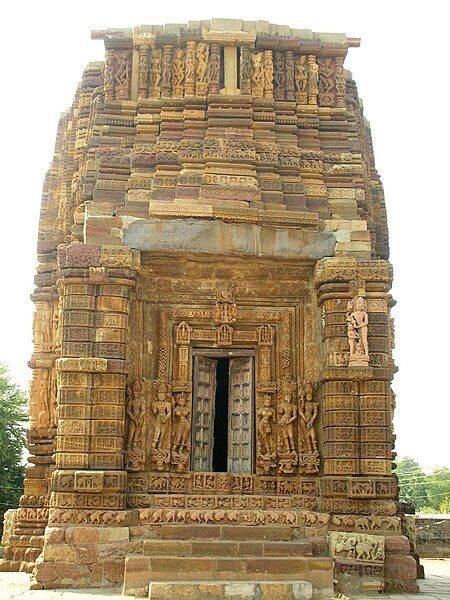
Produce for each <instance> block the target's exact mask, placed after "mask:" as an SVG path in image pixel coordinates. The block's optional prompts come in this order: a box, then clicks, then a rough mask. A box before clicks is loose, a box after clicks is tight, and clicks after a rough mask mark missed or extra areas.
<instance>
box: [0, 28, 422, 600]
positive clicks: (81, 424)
mask: <svg viewBox="0 0 450 600" xmlns="http://www.w3.org/2000/svg"><path fill="white" fill-rule="evenodd" d="M93 38H94V39H102V40H104V43H105V48H106V54H105V61H104V63H92V64H90V65H89V66H88V67H87V69H86V70H85V72H84V75H83V80H82V83H81V84H80V86H79V88H78V90H77V93H76V95H75V99H74V103H73V106H72V108H71V109H70V110H69V111H68V112H67V113H66V114H65V115H64V116H63V117H62V118H61V121H60V125H59V128H58V134H57V141H56V150H55V155H54V159H53V163H52V166H51V169H50V171H49V173H48V176H47V178H46V181H45V185H44V195H43V200H42V209H41V220H40V226H39V241H38V259H39V266H38V272H37V275H36V290H35V292H34V294H33V299H34V300H35V303H36V318H35V323H34V343H35V351H34V353H33V356H32V358H31V362H30V366H31V368H32V369H33V379H32V384H31V396H30V415H31V419H30V429H29V434H28V440H29V450H30V458H29V466H28V468H27V475H26V479H25V494H24V496H23V497H22V499H21V505H20V508H19V509H17V511H15V513H12V514H10V515H9V521H8V528H7V529H8V544H7V548H6V550H5V558H6V562H5V563H4V564H3V567H2V568H3V569H5V568H9V569H22V570H32V569H34V571H33V572H34V584H33V585H34V587H45V588H52V587H59V586H69V587H70V586H106V585H111V584H115V583H117V584H119V583H122V582H123V584H124V591H125V593H133V592H137V593H141V594H142V593H147V588H148V587H149V586H150V597H152V598H166V597H167V598H168V597H170V598H172V599H175V598H177V593H178V592H177V590H178V589H179V586H180V583H179V582H180V581H184V582H186V581H189V582H191V583H189V584H187V583H183V584H182V585H183V586H184V590H185V592H186V590H190V591H191V592H192V597H195V598H200V597H203V596H201V594H202V593H203V594H204V595H205V597H207V598H216V597H217V598H219V597H222V596H223V595H224V594H226V593H227V594H229V593H231V591H230V590H232V589H234V590H235V591H236V590H241V592H242V594H245V593H248V594H249V596H245V595H243V596H242V597H252V596H251V595H252V594H255V593H256V590H259V591H258V594H260V597H261V598H265V597H267V596H266V595H265V594H274V593H276V594H278V595H277V598H290V597H293V594H294V592H295V593H296V594H297V593H299V594H303V596H302V597H311V594H313V595H314V597H315V598H328V597H330V595H331V593H332V590H333V577H334V578H335V579H336V580H337V581H338V589H339V590H340V591H347V590H348V589H351V588H359V589H372V590H377V589H383V588H385V589H387V590H414V589H416V583H415V574H416V563H415V560H414V558H413V556H412V555H411V554H410V552H411V550H412V547H411V545H410V542H409V540H408V538H407V537H404V536H402V533H405V532H406V530H407V525H408V523H407V520H406V519H405V517H404V515H403V514H402V512H401V510H400V509H399V506H398V503H396V498H397V483H396V477H395V476H394V475H393V474H392V472H391V461H392V459H393V457H394V453H393V451H392V449H393V442H394V436H393V433H392V415H393V409H394V397H393V394H392V392H391V388H390V381H391V379H392V376H393V373H394V371H395V367H394V364H393V360H392V347H393V328H392V322H391V319H390V316H389V311H390V308H391V306H392V304H393V302H392V299H391V296H390V295H389V289H390V285H391V278H392V271H391V266H390V264H389V262H388V234H387V226H386V212H385V205H384V198H383V189H382V186H381V183H380V180H379V177H378V174H377V172H376V170H375V166H374V160H373V153H372V146H371V140H370V129H369V126H368V123H367V121H366V120H365V119H364V117H363V114H362V109H361V106H360V102H359V99H358V95H357V91H356V86H355V84H354V82H353V81H352V79H351V75H350V73H349V72H348V71H345V70H344V67H343V62H344V59H345V56H346V53H347V50H348V48H351V47H357V46H358V45H359V40H357V39H353V38H347V37H346V36H345V35H343V34H322V33H321V34H316V33H312V32H311V31H308V30H298V29H289V28H288V27H284V26H275V25H271V24H269V23H267V22H246V21H240V20H231V21H230V20H220V19H219V20H215V19H213V20H211V21H201V22H192V23H189V24H187V25H167V26H165V27H162V26H141V27H136V28H135V29H133V30H131V29H115V30H106V31H95V32H94V33H93ZM333 571H334V572H333ZM207 581H209V582H210V583H209V584H205V583H204V585H203V587H202V586H199V582H207ZM302 582H303V583H302ZM305 582H306V583H305ZM308 582H309V583H308ZM233 586H234V587H233ZM245 590H247V592H245ZM186 593H187V592H186ZM236 593H237V592H236ZM184 597H185V596H183V598H184ZM236 597H237V596H236ZM239 597H240V596H239ZM270 597H273V596H270ZM295 597H299V596H298V595H296V596H295Z"/></svg>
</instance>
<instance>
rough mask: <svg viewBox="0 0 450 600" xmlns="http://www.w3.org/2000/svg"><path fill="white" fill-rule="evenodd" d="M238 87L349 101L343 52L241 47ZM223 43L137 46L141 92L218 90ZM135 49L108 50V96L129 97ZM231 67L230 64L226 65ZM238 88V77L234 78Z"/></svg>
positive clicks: (280, 96)
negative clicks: (334, 54)
mask: <svg viewBox="0 0 450 600" xmlns="http://www.w3.org/2000/svg"><path fill="white" fill-rule="evenodd" d="M239 56H240V60H239V67H238V68H239V79H240V83H239V87H240V92H241V93H242V94H252V95H253V96H254V97H256V98H267V99H275V100H277V101H288V102H298V103H300V104H313V105H316V104H319V105H321V106H336V107H345V74H344V68H343V58H342V57H340V56H337V57H325V58H316V56H314V55H299V54H295V53H294V52H293V51H292V50H275V51H272V50H264V51H259V52H258V51H255V50H251V49H250V48H248V47H246V46H242V47H241V48H240V55H239ZM221 60H222V59H221V46H220V45H219V44H206V43H204V42H187V43H186V46H185V47H175V46H172V45H165V46H163V47H162V48H150V46H148V45H145V44H144V45H141V46H140V47H139V74H138V96H139V97H140V98H171V97H172V98H183V97H184V96H198V97H204V96H206V94H207V93H208V92H209V93H215V94H217V93H220V90H221V88H222V87H223V86H224V82H223V81H221V76H220V73H221ZM131 65H132V51H131V49H124V50H113V49H110V50H107V52H106V58H105V65H104V89H105V98H106V100H113V99H116V100H125V99H129V98H130V92H131ZM223 68H227V65H223ZM235 83H236V89H237V88H238V82H237V81H236V82H235Z"/></svg>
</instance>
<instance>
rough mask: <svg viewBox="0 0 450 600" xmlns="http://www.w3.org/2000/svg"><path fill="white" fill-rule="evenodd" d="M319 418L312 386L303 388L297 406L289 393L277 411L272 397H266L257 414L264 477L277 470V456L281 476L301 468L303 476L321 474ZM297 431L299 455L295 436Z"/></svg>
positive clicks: (285, 393)
mask: <svg viewBox="0 0 450 600" xmlns="http://www.w3.org/2000/svg"><path fill="white" fill-rule="evenodd" d="M318 414H319V406H318V403H317V401H316V400H315V399H314V385H313V384H312V383H310V382H305V383H301V384H300V385H299V390H298V401H297V402H293V400H292V393H291V390H289V389H285V390H284V392H283V393H282V399H281V402H279V403H278V406H277V410H276V411H275V408H273V406H272V399H271V394H269V393H264V394H263V401H262V405H261V406H260V407H259V408H258V410H257V417H258V420H257V463H258V466H259V467H260V468H261V469H262V471H263V472H264V473H269V472H271V470H272V469H273V468H275V467H276V458H277V456H278V459H279V467H278V470H279V471H280V473H286V474H290V473H293V471H294V466H296V465H297V464H298V465H299V470H300V472H306V473H316V472H317V471H318V469H319V447H318V443H317V435H316V429H315V427H316V420H317V416H318ZM275 424H276V425H277V429H278V436H276V433H275V427H274V425H275ZM297 427H298V431H299V440H298V452H297V444H296V435H295V431H296V429H297Z"/></svg>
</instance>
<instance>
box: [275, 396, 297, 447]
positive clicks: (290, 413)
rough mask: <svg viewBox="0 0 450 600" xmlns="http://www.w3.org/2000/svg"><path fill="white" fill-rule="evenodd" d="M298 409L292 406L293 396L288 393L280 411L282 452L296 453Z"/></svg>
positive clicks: (279, 423) (279, 424)
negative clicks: (295, 423)
mask: <svg viewBox="0 0 450 600" xmlns="http://www.w3.org/2000/svg"><path fill="white" fill-rule="evenodd" d="M297 412H298V411H297V407H296V406H295V404H292V395H291V394H290V393H286V394H285V395H284V400H283V402H282V403H281V404H280V407H279V409H278V426H279V429H280V433H281V442H282V452H289V453H293V452H295V438H294V421H295V420H296V418H297Z"/></svg>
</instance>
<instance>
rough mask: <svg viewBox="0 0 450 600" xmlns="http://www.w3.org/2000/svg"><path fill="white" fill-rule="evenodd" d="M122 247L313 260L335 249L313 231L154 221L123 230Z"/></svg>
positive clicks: (324, 235) (323, 235) (329, 240)
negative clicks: (124, 245)
mask: <svg viewBox="0 0 450 600" xmlns="http://www.w3.org/2000/svg"><path fill="white" fill-rule="evenodd" d="M124 243H125V244H128V245H129V246H131V247H132V248H136V249H137V250H140V251H141V252H144V251H148V252H167V251H172V252H200V253H207V254H230V255H233V254H237V255H243V256H248V257H250V256H253V257H267V258H297V259H315V260H317V259H320V258H323V257H324V256H332V255H333V252H334V246H335V240H334V237H333V236H332V235H329V234H327V233H320V232H316V231H308V230H301V229H291V230H282V229H276V228H274V227H261V226H259V225H251V224H247V223H223V222H221V221H204V220H196V219H182V220H181V219H174V220H169V219H156V218H153V219H152V220H150V221H135V222H134V223H133V224H132V225H130V226H129V227H128V228H127V229H126V230H125V232H124Z"/></svg>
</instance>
